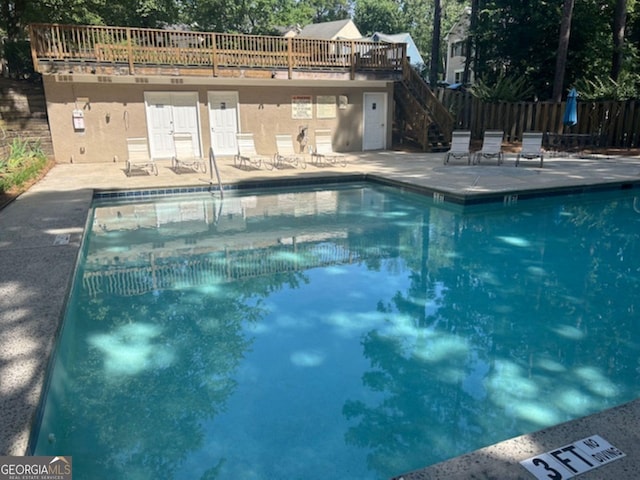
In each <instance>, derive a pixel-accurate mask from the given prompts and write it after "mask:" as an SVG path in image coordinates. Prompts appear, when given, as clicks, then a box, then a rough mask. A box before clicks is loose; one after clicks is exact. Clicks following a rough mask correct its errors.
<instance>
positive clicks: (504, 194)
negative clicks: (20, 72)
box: [93, 173, 640, 207]
mask: <svg viewBox="0 0 640 480" xmlns="http://www.w3.org/2000/svg"><path fill="white" fill-rule="evenodd" d="M355 182H370V183H373V184H378V185H385V186H390V187H396V188H398V189H400V190H402V191H409V192H413V193H418V194H421V195H425V196H427V197H430V198H432V199H433V200H434V202H435V203H437V204H441V203H442V204H447V203H448V204H452V205H459V206H463V207H465V206H473V205H484V204H513V203H517V201H518V200H531V199H536V198H541V197H545V198H549V197H556V196H563V195H580V194H586V193H597V192H607V191H618V190H635V189H638V190H640V180H634V181H631V180H629V181H620V180H616V181H612V182H603V183H598V184H585V185H573V186H553V187H548V188H532V189H528V190H526V189H525V190H523V189H514V190H505V191H501V192H491V193H481V192H467V193H462V194H461V193H454V192H452V191H450V190H446V189H438V188H433V187H428V186H423V185H417V184H414V183H410V182H407V181H403V180H394V179H390V178H388V177H384V176H379V175H376V174H369V173H362V174H348V175H344V176H340V177H336V176H327V177H322V176H320V177H307V178H300V177H297V178H282V179H271V180H268V181H264V180H255V181H243V182H236V183H232V184H224V185H223V192H222V194H224V193H230V192H242V191H247V190H255V189H270V188H274V189H275V188H287V187H290V188H293V187H309V186H325V185H326V186H330V185H332V184H333V185H336V184H348V183H355ZM192 193H211V194H213V195H215V194H220V189H219V188H218V187H217V186H215V185H214V184H209V185H207V186H204V185H201V186H195V185H194V186H182V187H165V188H147V189H117V190H114V189H109V190H100V189H96V190H94V194H93V199H94V200H106V199H110V200H126V201H129V200H140V199H146V198H157V197H163V196H176V195H187V194H192Z"/></svg>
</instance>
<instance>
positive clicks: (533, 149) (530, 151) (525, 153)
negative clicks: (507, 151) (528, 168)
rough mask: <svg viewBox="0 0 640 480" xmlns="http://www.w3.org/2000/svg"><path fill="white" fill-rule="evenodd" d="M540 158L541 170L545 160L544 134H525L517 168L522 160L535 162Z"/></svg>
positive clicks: (517, 159)
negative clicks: (543, 148) (534, 160)
mask: <svg viewBox="0 0 640 480" xmlns="http://www.w3.org/2000/svg"><path fill="white" fill-rule="evenodd" d="M538 157H539V158H540V168H542V162H543V160H544V153H543V152H542V132H524V133H523V134H522V149H521V150H520V152H519V153H518V156H517V157H516V167H517V166H518V164H519V163H520V159H521V158H526V159H528V160H533V159H536V158H538Z"/></svg>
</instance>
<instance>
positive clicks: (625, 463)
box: [0, 152, 640, 480]
mask: <svg viewBox="0 0 640 480" xmlns="http://www.w3.org/2000/svg"><path fill="white" fill-rule="evenodd" d="M395 155H404V154H403V153H398V152H381V153H380V154H379V155H373V154H364V155H362V157H361V160H363V161H364V162H368V161H371V160H372V159H373V160H375V164H374V165H373V167H372V170H373V171H363V170H365V167H364V166H363V165H362V163H361V164H359V165H357V168H358V170H357V171H355V172H354V171H349V170H342V169H337V170H335V171H331V172H322V173H320V172H317V173H319V174H318V175H314V174H304V172H303V174H302V175H300V176H297V175H293V176H290V177H287V178H284V179H280V180H279V181H277V182H275V183H273V185H275V186H277V187H286V186H290V185H306V184H313V183H323V184H324V183H326V182H332V183H335V182H336V181H338V182H339V181H340V180H337V179H342V181H343V182H344V181H347V180H349V181H363V180H367V181H372V182H375V183H380V184H383V185H391V186H397V187H399V188H402V189H407V190H409V191H414V192H417V193H422V194H427V195H430V196H432V197H433V198H434V200H436V202H437V203H439V202H442V203H443V206H448V205H451V206H456V205H457V206H462V207H465V206H467V205H474V204H482V203H495V204H500V199H501V198H502V203H503V204H506V200H508V199H509V198H510V197H509V196H510V195H513V194H517V195H518V199H524V198H535V197H536V196H538V197H539V196H545V197H547V196H550V195H565V194H580V193H586V192H591V191H600V190H626V189H636V188H639V186H640V159H638V158H633V159H631V160H632V162H628V163H627V160H629V159H626V158H625V159H622V160H621V161H620V162H617V163H616V162H615V161H611V160H607V161H606V162H604V163H606V164H607V165H605V166H606V167H607V168H609V167H612V166H614V164H615V166H616V167H617V166H620V167H621V169H620V171H619V172H618V171H616V172H614V175H612V177H616V179H614V180H607V179H604V178H595V175H593V174H592V178H576V179H572V180H571V181H562V182H561V183H562V184H557V183H554V181H555V179H553V180H554V181H551V182H550V184H549V185H545V184H544V182H540V181H539V180H541V179H542V176H543V175H540V173H542V174H547V173H554V174H557V173H559V172H558V171H557V170H556V171H555V172H554V171H553V166H551V169H546V170H545V171H544V172H540V171H538V170H537V169H524V168H519V169H516V171H515V175H521V176H523V178H525V179H527V178H531V179H533V180H535V182H531V185H530V186H529V188H513V186H512V187H511V188H509V187H505V186H503V185H502V184H500V185H497V186H494V185H493V184H492V182H491V181H487V183H488V184H489V186H488V187H486V189H485V191H479V190H478V184H477V182H476V181H477V179H478V178H479V177H480V183H482V181H483V180H484V179H487V178H489V174H491V178H490V180H494V179H495V178H497V176H500V175H502V176H504V177H505V179H506V180H509V179H510V178H512V177H513V176H514V170H506V169H503V168H502V167H500V168H496V167H492V166H483V167H482V168H475V167H470V168H466V167H463V168H456V167H447V168H446V169H441V167H439V165H440V164H441V161H440V158H437V159H436V157H435V156H432V157H430V156H429V155H428V154H416V155H413V156H411V157H407V158H403V160H408V161H407V162H406V164H407V165H408V168H406V169H404V170H402V171H401V172H398V175H392V174H390V173H388V172H383V173H379V172H378V171H377V170H376V169H379V168H380V167H383V168H388V170H389V171H394V170H397V168H396V167H397V163H396V159H395ZM438 157H441V155H438ZM390 159H391V160H390ZM434 159H435V161H434ZM552 161H553V160H552ZM354 163H355V162H354ZM372 163H373V162H372ZM425 164H426V165H427V166H428V167H429V168H430V170H429V169H425ZM548 165H549V164H548V163H547V165H545V166H548ZM109 167H110V170H107V169H108V168H109ZM403 167H404V164H403ZM439 168H440V170H439V171H437V170H438V169H439ZM485 169H486V170H485ZM425 170H426V171H427V173H426V174H425ZM70 171H73V172H74V174H76V173H78V174H79V176H81V175H82V172H84V171H85V167H84V166H81V165H73V166H72V165H57V166H56V167H54V169H53V170H52V171H51V172H50V173H49V175H48V176H47V177H45V179H44V181H42V182H41V184H37V185H36V186H35V187H33V188H32V189H31V190H30V191H29V192H27V194H25V195H23V196H21V197H19V198H18V199H17V200H16V201H14V202H12V203H11V204H10V205H8V206H7V207H6V209H7V210H11V212H13V211H14V210H15V211H18V212H20V213H21V214H22V217H21V216H20V215H19V214H15V215H14V214H13V213H10V214H9V215H6V214H5V212H4V210H3V212H2V214H0V234H1V233H3V229H2V228H1V227H3V226H4V227H6V226H7V225H10V224H11V222H12V221H13V222H14V223H15V225H14V226H15V229H16V231H18V230H19V229H21V228H22V229H24V228H25V226H24V225H23V223H25V222H24V218H26V217H25V212H30V213H31V214H33V216H34V217H35V219H34V222H36V221H37V222H40V223H45V222H46V221H49V218H46V217H47V214H49V213H50V212H48V211H46V208H47V207H46V205H43V203H44V202H42V199H48V198H49V197H50V196H51V198H53V199H54V200H64V202H62V201H61V202H60V204H58V205H56V206H57V207H59V209H60V210H62V211H57V212H56V213H57V214H58V216H59V217H61V216H63V215H67V216H69V217H72V219H71V221H69V222H62V221H61V220H60V218H55V219H54V220H53V221H51V223H52V224H55V225H53V226H59V225H58V224H59V223H64V225H62V227H61V228H59V229H58V230H56V231H69V232H71V233H70V236H71V241H70V242H69V243H68V244H66V245H63V246H60V247H57V249H58V250H57V251H56V253H57V255H55V257H56V258H53V260H55V262H60V261H63V262H64V264H65V265H67V264H68V263H69V260H70V259H72V261H71V263H72V264H73V268H72V269H71V272H73V271H74V269H75V263H76V261H77V255H78V253H79V251H80V246H81V244H80V240H81V238H83V237H82V236H83V231H84V227H85V223H86V221H87V212H88V208H89V204H90V203H91V201H92V199H93V198H94V196H95V194H96V193H98V194H100V193H104V192H108V191H119V192H123V191H132V190H133V191H135V190H147V189H149V188H150V187H148V186H146V185H144V184H145V183H146V182H147V179H141V181H140V182H137V183H139V185H133V183H134V182H133V181H132V182H131V183H130V184H129V185H128V187H130V188H125V189H122V188H119V185H121V183H122V181H121V180H118V176H121V175H122V170H121V169H119V168H114V166H113V165H111V166H104V167H102V166H101V167H97V168H94V167H86V171H89V172H90V174H91V175H93V176H96V175H98V176H99V175H105V173H104V172H105V171H107V172H108V173H107V175H110V176H111V179H115V180H114V181H113V182H112V183H113V184H112V185H108V186H105V185H102V184H101V180H95V179H94V180H93V181H92V182H89V181H87V182H86V183H83V182H82V181H81V180H79V179H78V178H73V179H68V178H66V176H67V175H68V174H69V172H70ZM96 171H97V172H96ZM443 172H444V177H443V176H442V173H443ZM276 173H278V172H276ZM293 173H297V172H293ZM435 173H437V174H438V176H439V177H438V179H436V178H435V176H436V175H435ZM245 174H247V172H244V173H243V174H242V175H245ZM429 174H433V175H434V178H429ZM494 174H495V175H494ZM474 175H476V177H475V178H476V181H473V183H471V182H472V180H473V179H472V177H473V176H474ZM247 176H248V177H250V178H240V179H238V180H237V181H234V182H232V183H230V184H229V185H233V186H235V187H236V188H238V189H242V188H253V187H256V186H258V187H261V188H264V187H265V184H266V183H269V182H271V181H272V180H273V178H271V177H268V174H264V173H263V172H257V173H256V175H255V176H252V175H248V174H247ZM483 176H484V177H483ZM398 177H402V178H398ZM409 177H412V178H409ZM460 177H465V178H462V179H461V178H460ZM407 178H409V180H407ZM442 178H445V179H446V180H450V184H449V185H448V186H447V185H441V184H439V183H438V180H439V179H442ZM314 179H315V180H314ZM414 179H415V180H416V181H414ZM470 179H471V180H470ZM72 180H73V181H72ZM501 180H502V179H501ZM506 180H505V181H506ZM565 180H566V179H565ZM150 181H154V179H150ZM158 181H160V182H162V181H167V180H166V179H157V180H156V183H157V182H158ZM465 182H466V183H465ZM445 183H446V182H445ZM494 183H495V182H494ZM78 184H80V185H88V187H86V188H78ZM534 184H535V185H534ZM116 185H117V186H116ZM451 185H454V187H451ZM456 185H458V187H456ZM202 186H203V185H202V184H201V183H200V184H198V185H197V186H194V185H191V186H186V188H187V189H189V188H201V187H202ZM211 186H212V184H209V185H208V188H211ZM155 188H156V189H158V188H159V187H155ZM165 188H171V189H173V188H175V187H165ZM180 188H183V187H180ZM233 189H234V188H232V187H230V190H233ZM225 191H226V190H225ZM187 193H188V192H187ZM125 196H126V194H125ZM470 199H475V200H474V201H469V200H470ZM516 200H517V199H516ZM74 202H76V203H75V205H74ZM78 202H79V203H78ZM80 204H82V205H84V207H78V205H80ZM50 208H53V207H50ZM83 209H84V210H83ZM79 210H83V211H79ZM49 216H51V215H49ZM7 217H9V219H8V220H7ZM29 221H30V220H29ZM67 224H68V225H67ZM31 227H32V226H31V225H27V226H26V228H27V229H30V228H31ZM37 228H38V230H39V231H38V232H33V233H34V237H36V236H38V234H39V235H40V236H44V235H45V234H46V235H47V239H48V240H50V238H51V231H53V230H55V229H48V230H47V229H45V228H44V226H42V225H38V227H37ZM6 232H8V230H5V231H4V233H6ZM27 233H29V234H30V233H31V232H30V231H29V232H27ZM11 235H13V233H12V234H11ZM16 235H18V237H19V233H18V234H16ZM1 239H2V240H6V239H5V238H1ZM9 240H12V238H9ZM20 241H21V240H20V239H16V240H14V243H15V245H13V244H12V245H11V247H9V248H7V247H3V244H2V243H3V242H0V254H6V256H7V258H9V257H11V261H12V262H14V261H15V262H16V264H20V262H21V261H22V262H23V263H24V261H31V262H33V263H36V264H37V265H36V266H39V267H42V268H44V269H45V270H43V271H46V269H51V265H50V264H47V262H46V261H44V262H42V261H41V260H42V259H40V258H37V257H38V255H34V252H38V253H39V252H40V250H35V249H41V250H42V253H44V254H47V255H49V254H50V253H51V252H53V249H52V248H51V246H50V245H49V244H47V245H46V246H43V245H44V243H43V242H42V241H40V240H39V239H35V238H34V240H33V241H32V240H31V238H30V237H29V238H27V240H26V241H25V242H24V243H25V244H26V245H18V244H19V243H20ZM4 243H7V242H4ZM9 243H10V242H9ZM32 243H33V245H32ZM45 243H46V242H45ZM3 248H4V250H3ZM30 249H31V250H30ZM23 250H24V251H23ZM59 252H63V254H59ZM13 257H17V258H13ZM51 257H52V255H49V257H48V258H45V260H51ZM57 257H62V258H57ZM67 266H68V265H67ZM65 268H66V267H65ZM10 269H11V265H8V267H7V270H10ZM62 270H63V271H62V272H61V273H62V274H64V273H65V272H66V270H65V269H64V268H63V269H62ZM67 270H68V269H67ZM58 273H60V272H58ZM69 275H70V276H72V275H71V274H69ZM42 277H43V275H38V276H34V277H33V278H32V279H29V280H30V281H33V282H36V283H37V282H38V281H40V282H42ZM2 280H5V279H4V278H2V276H1V274H0V293H5V292H4V291H3V284H2V282H1V281H2ZM45 286H46V285H45ZM56 287H57V288H56V289H51V291H49V290H46V289H44V290H43V291H44V292H46V293H47V294H48V295H51V296H52V297H53V296H54V295H55V296H59V295H60V294H61V289H60V285H56ZM70 288H71V281H70V280H68V281H67V282H66V284H64V292H66V293H64V292H63V296H64V302H66V298H67V296H68V292H69V289H70ZM58 307H59V305H53V307H52V308H49V309H48V310H47V312H46V315H45V316H46V317H47V318H48V319H49V320H50V322H49V323H48V324H47V330H46V331H44V332H43V336H42V340H41V341H42V342H43V344H44V345H43V349H42V350H43V351H44V354H45V355H46V357H47V358H48V359H49V360H50V359H51V358H52V355H51V351H52V344H53V342H54V341H55V340H56V337H57V333H58V331H59V326H60V325H59V324H60V323H61V320H62V316H63V314H64V310H63V309H64V306H62V307H59V308H58ZM56 308H58V310H57V313H56ZM4 313H5V312H2V311H0V326H1V325H2V320H3V316H2V314H4ZM33 313H34V314H35V313H36V312H33ZM10 314H11V312H10ZM10 317H11V315H9V319H12V318H10ZM56 324H57V325H56ZM9 346H11V343H9ZM44 368H46V365H45V367H44ZM42 380H44V379H42ZM3 381H4V380H3V379H1V378H0V387H2V386H3V383H2V382H3ZM37 383H38V382H37V379H36V381H35V382H34V386H33V391H30V393H29V395H27V396H25V399H26V400H27V403H28V405H23V406H22V407H21V409H22V410H24V411H25V412H26V413H27V415H29V414H28V411H30V410H31V409H33V407H34V405H33V401H34V400H35V401H36V403H37V404H39V400H40V398H41V392H42V384H40V387H39V388H38V386H37V385H36V384H37ZM9 386H11V385H9ZM3 400H4V399H3ZM3 406H4V404H3ZM23 413H24V412H23ZM639 416H640V399H638V400H634V401H632V402H629V403H628V404H625V405H622V406H620V407H615V408H613V409H610V410H605V411H603V412H599V413H596V414H594V415H590V416H588V417H582V418H580V419H577V420H574V421H571V422H568V423H567V424H562V425H558V426H554V427H551V428H549V429H545V430H542V431H540V432H535V433H532V434H528V435H524V436H521V437H516V438H515V439H511V440H507V441H505V442H501V443H499V444H496V445H493V446H490V447H486V448H484V449H481V450H479V451H477V452H471V453H469V454H466V455H463V456H462V457H456V458H455V459H451V460H449V461H446V462H442V463H439V464H436V465H432V466H431V467H427V468H425V469H421V470H418V471H416V472H410V473H407V474H403V475H401V476H400V477H395V478H401V477H402V478H404V479H405V480H413V479H416V478H421V479H425V478H430V479H431V478H461V479H462V478H523V479H526V478H529V479H531V478H533V477H532V476H531V475H530V474H529V473H528V472H526V471H525V470H524V469H523V468H522V466H521V465H519V461H521V460H522V459H524V458H526V457H524V456H525V455H528V454H529V453H526V452H532V453H531V454H538V453H540V452H542V451H545V448H547V445H549V446H550V448H555V447H559V446H562V445H565V444H567V443H570V442H571V441H574V440H577V439H579V438H582V437H584V436H586V435H584V434H583V433H585V432H588V433H587V435H590V434H593V433H600V434H602V435H603V436H604V437H605V438H607V439H608V440H609V441H610V442H611V443H612V444H613V445H616V446H617V447H619V448H620V449H621V450H623V451H624V452H625V453H627V456H626V457H625V458H624V459H622V460H620V461H618V462H613V463H612V464H609V465H607V467H606V468H607V470H606V472H607V475H608V476H610V477H612V478H617V479H620V480H622V479H627V478H628V479H635V478H637V477H638V473H639V472H640V452H634V451H633V448H632V447H634V446H635V445H638V444H640V439H639V438H638V434H637V433H635V432H634V431H633V430H639V429H638V428H637V426H638V422H637V420H635V419H637V418H639ZM33 420H34V418H33V414H31V417H28V427H29V428H28V432H29V433H30V432H31V430H32V428H31V425H32V424H33V423H32V422H33ZM585 425H586V426H585ZM590 425H595V426H597V427H598V428H593V429H592V428H591V427H590ZM0 426H3V427H4V424H1V425H0ZM15 427H16V428H17V429H20V428H24V425H22V426H21V425H17V426H15ZM574 427H575V428H574ZM12 428H13V426H12ZM572 429H573V430H572ZM0 431H2V432H3V434H6V432H4V429H0ZM606 432H611V433H610V434H607V433H606ZM615 432H619V433H620V438H621V440H616V439H617V437H616V436H612V435H614V434H615ZM9 433H13V432H9ZM23 433H24V432H23ZM22 438H24V435H22ZM16 439H18V437H16ZM532 442H533V445H532V446H530V447H527V449H524V450H523V449H522V448H521V446H522V445H529V444H531V443H532ZM15 445H16V446H18V450H17V451H16V450H12V449H11V448H12V447H11V446H9V447H7V448H6V451H3V449H1V448H0V452H2V453H1V454H8V455H11V454H14V453H17V452H18V453H19V451H20V447H19V445H20V442H18V443H16V444H15ZM1 446H3V444H2V443H0V447H1ZM23 451H24V450H23ZM483 458H490V459H493V460H495V459H498V460H500V462H501V463H503V464H504V465H496V462H495V461H494V462H492V464H491V465H488V464H487V462H483V460H482V459H483ZM505 469H506V470H505ZM602 473H603V471H602V470H600V471H598V470H596V471H595V472H591V473H586V474H583V475H582V476H581V478H587V479H590V478H594V479H595V478H602V477H601V475H602ZM456 475H457V476H456Z"/></svg>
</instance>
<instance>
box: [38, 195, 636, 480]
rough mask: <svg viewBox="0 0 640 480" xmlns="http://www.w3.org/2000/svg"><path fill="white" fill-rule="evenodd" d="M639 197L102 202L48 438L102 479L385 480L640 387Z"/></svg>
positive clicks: (64, 339) (46, 447)
mask: <svg viewBox="0 0 640 480" xmlns="http://www.w3.org/2000/svg"><path fill="white" fill-rule="evenodd" d="M633 194H634V191H633V190H630V191H618V192H614V193H599V194H591V195H580V196H559V197H555V198H553V199H541V200H529V201H520V202H518V203H516V204H514V205H510V206H503V205H501V204H500V205H489V206H484V207H472V208H466V209H464V210H463V209H461V208H460V207H456V206H452V205H448V204H440V205H437V204H434V203H433V202H432V201H431V200H430V199H429V198H426V197H423V196H421V195H418V194H412V193H400V192H399V191H397V190H395V189H393V188H390V187H384V186H378V185H368V184H356V185H342V186H337V185H332V186H326V187H322V188H321V187H315V188H313V187H310V188H308V189H304V190H297V191H288V192H285V191H280V190H264V191H261V192H257V193H255V192H244V193H243V192H241V191H239V192H237V193H236V194H235V195H234V196H232V197H231V198H225V199H224V201H222V200H220V199H219V198H216V197H212V196H210V195H205V194H202V195H201V194H196V195H192V196H188V197H186V196H185V197H169V198H164V199H160V200H157V201H151V200H147V201H141V202H140V203H117V202H114V203H107V202H97V203H96V205H95V209H94V211H93V213H92V230H91V232H89V233H88V235H87V237H86V240H85V243H84V249H83V254H82V258H81V260H80V264H79V267H78V271H77V276H76V280H75V282H74V288H73V291H72V294H71V297H70V300H69V304H68V311H67V314H66V317H65V320H64V324H63V330H62V333H61V336H60V338H59V341H58V345H57V351H56V355H55V362H54V365H53V369H52V373H51V376H50V383H49V388H48V391H47V394H46V398H45V399H44V402H43V408H42V419H41V422H40V425H39V428H37V429H36V430H35V431H34V435H33V440H32V450H33V453H34V454H36V455H72V456H73V465H74V473H75V475H76V476H77V477H78V478H91V479H128V480H135V479H156V478H174V479H184V480H193V479H202V480H205V479H214V478H215V479H234V480H243V479H268V480H272V479H305V480H313V479H324V480H326V479H338V478H357V479H372V480H373V479H384V478H389V477H391V476H393V475H398V474H401V473H403V472H407V471H411V470H415V469H418V468H422V467H424V466H427V465H430V464H433V463H436V462H439V461H442V460H445V459H448V458H451V457H454V456H457V455H460V454H463V453H465V452H468V451H471V450H475V449H477V448H480V447H483V446H486V445H489V444H493V443H496V442H499V441H502V440H505V439H507V438H510V437H513V436H516V435H519V434H523V433H526V432H532V431H535V430H539V429H541V428H543V427H547V426H550V425H554V424H558V423H560V422H564V421H567V420H570V419H574V418H577V417H581V416H584V415H587V414H590V413H593V412H597V411H600V410H603V409H606V408H609V407H612V406H615V405H619V404H621V403H624V402H626V401H629V400H632V399H635V398H637V397H640V335H638V333H639V332H638V330H639V327H638V314H639V312H640V305H637V303H638V300H637V299H638V298H639V297H638V296H637V292H638V291H639V287H640V285H639V284H640V238H639V233H640V209H639V208H638V200H637V199H636V198H635V197H634V196H633ZM594 433H595V432H594Z"/></svg>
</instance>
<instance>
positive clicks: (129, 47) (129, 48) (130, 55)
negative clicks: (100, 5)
mask: <svg viewBox="0 0 640 480" xmlns="http://www.w3.org/2000/svg"><path fill="white" fill-rule="evenodd" d="M126 32H127V57H128V58H129V75H135V73H136V71H135V68H134V66H133V46H132V45H131V28H130V27H126Z"/></svg>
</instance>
